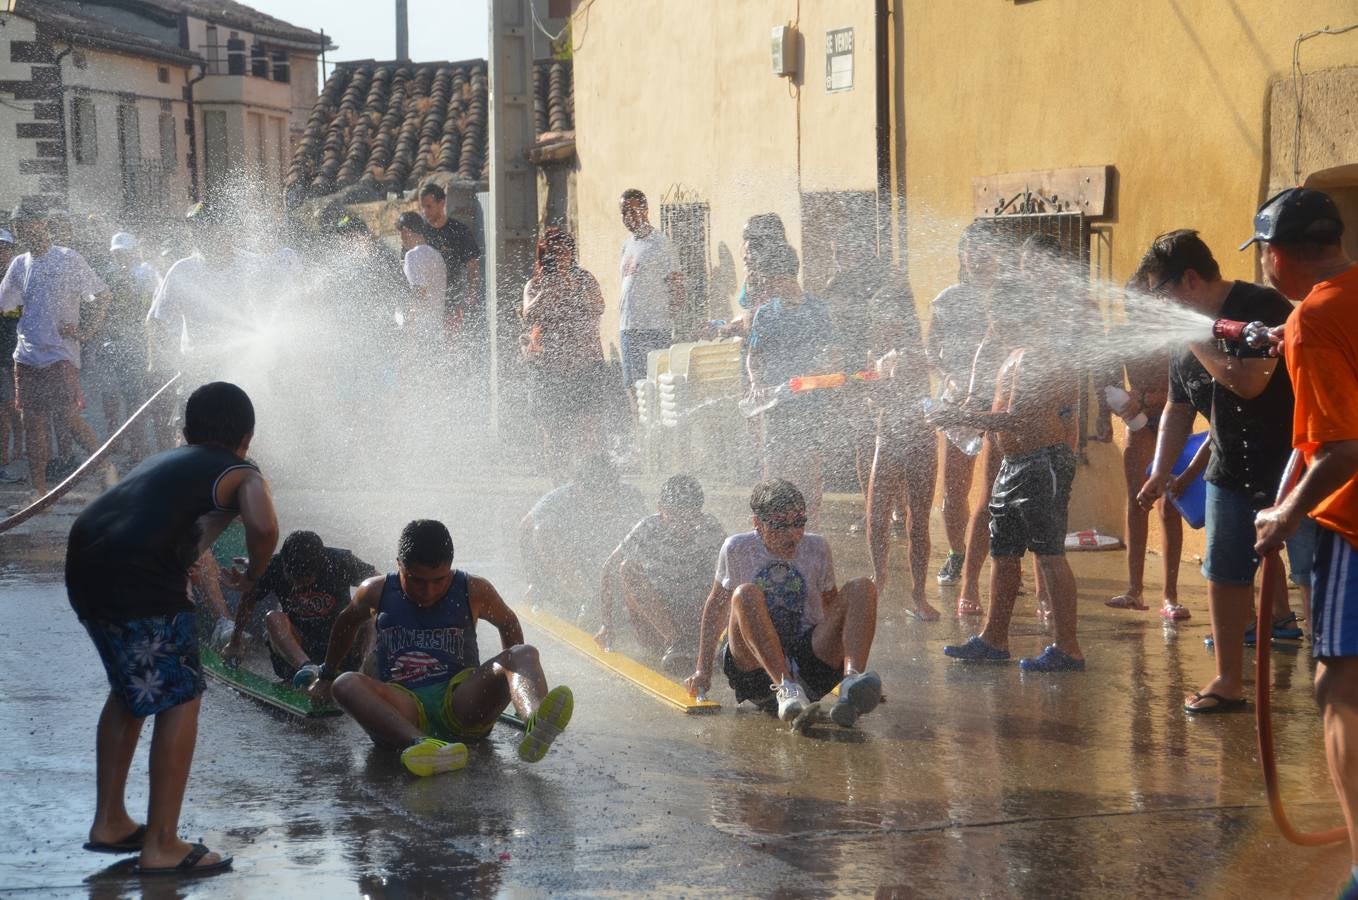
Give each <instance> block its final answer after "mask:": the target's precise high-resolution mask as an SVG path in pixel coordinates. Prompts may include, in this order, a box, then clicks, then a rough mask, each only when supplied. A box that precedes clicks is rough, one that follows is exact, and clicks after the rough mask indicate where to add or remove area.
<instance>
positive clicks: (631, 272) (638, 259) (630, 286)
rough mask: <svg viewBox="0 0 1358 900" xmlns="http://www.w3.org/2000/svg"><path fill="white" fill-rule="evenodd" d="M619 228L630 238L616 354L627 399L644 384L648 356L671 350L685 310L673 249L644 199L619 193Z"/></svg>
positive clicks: (634, 192) (624, 262)
mask: <svg viewBox="0 0 1358 900" xmlns="http://www.w3.org/2000/svg"><path fill="white" fill-rule="evenodd" d="M619 207H620V209H621V211H622V224H623V225H624V226H626V228H627V230H628V231H630V232H631V233H632V236H631V237H629V238H628V239H627V242H626V243H625V244H623V246H622V267H621V274H622V295H621V298H620V299H619V301H618V330H619V332H620V334H619V335H618V348H619V350H620V351H621V352H622V377H623V382H624V384H626V386H627V390H628V393H629V394H630V393H631V391H632V385H633V384H635V383H636V382H638V381H642V380H644V379H645V378H646V354H648V353H650V352H651V351H652V350H663V349H665V348H666V347H668V346H670V340H671V338H672V337H673V334H674V319H675V316H677V315H678V314H679V313H680V312H682V311H683V309H684V276H683V275H682V274H681V273H680V272H679V260H678V258H677V257H676V256H675V253H674V245H673V244H671V243H670V239H669V238H667V237H666V236H665V235H664V234H663V233H661V232H660V231H657V230H656V229H655V228H654V227H652V225H651V223H650V220H649V219H648V215H649V213H648V207H647V203H646V195H645V194H643V193H642V192H641V191H639V190H637V189H636V188H628V189H627V190H625V191H623V192H622V199H621V200H620V201H619Z"/></svg>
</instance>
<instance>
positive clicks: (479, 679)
mask: <svg viewBox="0 0 1358 900" xmlns="http://www.w3.org/2000/svg"><path fill="white" fill-rule="evenodd" d="M396 564H397V571H396V572H394V573H392V574H390V575H385V576H379V577H377V578H370V579H368V580H367V581H365V582H363V584H362V586H361V587H359V589H358V590H357V591H356V592H355V593H354V599H353V600H352V601H350V603H349V605H348V606H347V607H345V608H344V611H343V612H341V613H340V614H339V618H338V619H337V620H336V622H335V628H334V630H333V631H332V632H331V634H330V649H329V650H328V651H327V652H326V656H325V665H324V666H323V667H322V669H321V672H320V677H319V678H318V679H317V681H316V683H315V684H313V685H312V687H311V694H312V700H313V702H317V703H327V702H329V701H330V699H331V696H332V695H333V697H334V701H335V703H336V704H337V705H338V706H339V707H340V708H341V709H343V710H344V711H345V712H347V713H348V714H349V715H351V716H353V717H354V719H355V720H356V721H357V722H358V724H359V725H361V726H363V730H364V731H366V732H368V735H369V736H370V737H371V738H372V739H373V742H374V743H375V744H377V745H378V746H381V747H390V748H393V749H399V750H400V751H401V762H402V763H403V764H404V765H405V767H406V768H407V769H408V770H410V772H411V773H413V774H415V775H421V776H423V775H434V774H437V773H439V772H450V771H453V770H454V769H461V768H462V767H464V766H465V765H466V764H467V745H466V742H467V741H476V740H480V739H481V738H484V737H485V736H486V735H488V734H489V733H490V730H491V729H492V728H494V727H495V722H496V720H497V719H498V718H499V716H500V713H501V712H503V711H504V709H505V707H507V706H509V704H510V703H513V704H514V709H515V711H516V712H517V713H518V715H519V718H521V719H522V720H523V721H524V722H525V725H526V727H525V729H524V736H523V740H521V741H520V742H519V748H518V749H519V758H520V759H522V760H524V761H526V762H538V761H539V760H541V759H542V757H543V756H545V755H546V753H547V750H548V748H549V747H550V746H551V744H552V741H553V740H555V739H556V737H557V736H558V735H559V734H560V733H561V731H562V729H564V728H565V727H566V725H567V723H569V722H570V720H571V712H572V710H573V708H574V699H573V698H572V695H571V689H570V688H568V687H566V686H565V685H558V686H557V687H554V688H552V689H551V690H548V689H547V678H546V676H545V675H543V673H542V666H541V664H540V663H539V662H538V651H537V650H536V649H535V648H534V647H531V646H529V645H528V644H525V643H524V642H523V629H522V628H521V627H520V626H519V620H518V617H517V616H515V615H514V613H513V612H512V611H511V610H510V609H509V607H508V606H506V605H505V602H504V600H502V599H500V595H499V593H498V592H496V590H495V588H494V586H493V585H491V583H490V582H489V581H486V580H485V579H484V578H479V577H477V576H475V575H468V574H467V573H466V572H463V571H460V570H457V569H454V568H453V539H452V537H451V536H450V535H449V534H448V529H447V528H445V527H444V525H443V523H442V522H436V521H434V520H432V519H417V520H415V521H414V522H411V523H410V524H409V525H407V526H406V527H405V529H404V530H403V531H402V532H401V539H400V543H399V544H398V546H397V551H396ZM481 619H485V620H486V621H487V622H489V623H490V624H492V625H494V626H495V628H496V629H497V630H498V631H499V632H500V645H501V646H502V647H503V648H504V649H503V650H502V651H501V652H500V653H497V654H496V655H495V656H492V657H491V658H490V659H489V660H487V661H486V662H484V663H483V662H481V656H480V653H479V651H478V649H477V645H476V623H477V622H478V621H480V620H481ZM369 621H375V622H376V627H377V646H376V655H377V677H376V678H373V677H369V676H367V675H363V674H360V673H358V672H345V673H343V674H340V673H339V665H340V663H341V662H342V661H343V660H344V658H345V657H346V656H347V655H348V654H349V651H350V649H351V648H352V647H353V643H354V637H355V635H356V634H357V633H358V630H359V628H360V627H361V626H362V625H363V624H365V623H367V622H369ZM332 682H333V684H332Z"/></svg>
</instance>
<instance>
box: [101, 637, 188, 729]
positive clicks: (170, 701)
mask: <svg viewBox="0 0 1358 900" xmlns="http://www.w3.org/2000/svg"><path fill="white" fill-rule="evenodd" d="M196 618H197V617H196V616H195V615H194V614H193V613H191V612H183V613H179V614H177V615H173V616H150V617H147V618H144V619H129V620H127V621H123V622H94V621H89V620H84V619H82V620H81V623H80V624H82V625H84V626H85V630H86V631H88V632H89V634H90V640H92V641H94V647H95V649H96V650H98V651H99V658H100V659H101V660H102V661H103V663H104V672H105V673H107V675H108V683H109V687H110V688H112V689H113V694H114V696H116V697H117V698H118V699H120V700H122V702H123V704H124V705H125V706H126V707H127V708H128V710H129V711H131V713H132V715H134V716H136V717H137V718H139V719H144V718H146V717H147V716H154V715H155V714H156V713H161V712H164V711H165V710H167V709H170V708H171V707H175V706H178V705H179V704H181V703H188V702H189V701H190V700H193V699H194V698H195V697H197V696H199V695H200V694H202V693H203V667H202V665H201V664H200V663H199V661H198V625H197V621H196Z"/></svg>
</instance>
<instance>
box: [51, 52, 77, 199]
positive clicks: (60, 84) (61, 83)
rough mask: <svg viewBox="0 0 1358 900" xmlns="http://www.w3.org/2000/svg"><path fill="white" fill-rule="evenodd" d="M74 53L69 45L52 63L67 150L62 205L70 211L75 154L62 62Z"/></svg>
mask: <svg viewBox="0 0 1358 900" xmlns="http://www.w3.org/2000/svg"><path fill="white" fill-rule="evenodd" d="M74 52H75V45H74V44H70V43H68V44H67V45H66V49H65V50H62V51H61V52H60V53H58V54H57V55H56V56H55V57H53V59H52V63H53V64H54V65H55V66H56V67H57V130H58V131H60V133H61V146H62V147H63V148H65V149H64V152H65V154H66V155H65V156H63V157H62V160H61V161H62V163H63V164H64V165H65V166H66V179H65V180H66V196H65V198H63V200H62V204H61V205H62V206H63V207H66V208H67V209H69V208H70V206H71V164H70V162H69V161H68V158H69V157H70V156H71V155H73V154H72V148H71V147H70V145H69V144H68V143H67V134H68V132H67V130H66V79H65V77H64V76H63V75H62V74H61V61H62V60H63V59H65V58H66V57H68V56H70V55H71V54H72V53H74Z"/></svg>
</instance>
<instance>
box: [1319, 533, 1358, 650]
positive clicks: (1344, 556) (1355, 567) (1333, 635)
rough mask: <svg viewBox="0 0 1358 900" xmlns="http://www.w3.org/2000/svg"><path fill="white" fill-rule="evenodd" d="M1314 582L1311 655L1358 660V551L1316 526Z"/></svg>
mask: <svg viewBox="0 0 1358 900" xmlns="http://www.w3.org/2000/svg"><path fill="white" fill-rule="evenodd" d="M1316 534H1317V540H1316V560H1315V569H1314V571H1313V574H1312V579H1311V653H1312V655H1313V656H1315V657H1316V658H1317V659H1324V658H1326V657H1330V656H1358V550H1354V549H1353V545H1352V544H1350V543H1349V542H1348V541H1346V540H1345V539H1344V537H1343V536H1342V535H1340V534H1338V533H1336V532H1333V531H1331V530H1330V529H1328V528H1326V527H1325V526H1323V525H1318V526H1316Z"/></svg>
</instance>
